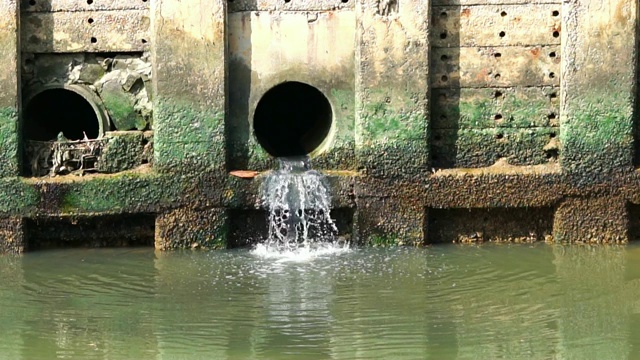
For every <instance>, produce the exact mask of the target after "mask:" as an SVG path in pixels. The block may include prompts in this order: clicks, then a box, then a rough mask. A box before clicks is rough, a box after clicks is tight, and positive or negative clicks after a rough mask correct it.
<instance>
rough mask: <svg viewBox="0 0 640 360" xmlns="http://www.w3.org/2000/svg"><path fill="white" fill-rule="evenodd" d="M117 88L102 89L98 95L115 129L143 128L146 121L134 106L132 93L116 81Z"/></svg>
mask: <svg viewBox="0 0 640 360" xmlns="http://www.w3.org/2000/svg"><path fill="white" fill-rule="evenodd" d="M116 85H117V86H118V88H117V89H111V90H109V89H107V88H106V87H105V88H103V89H102V92H101V94H100V96H101V97H102V101H103V102H104V105H105V107H106V109H107V111H108V112H109V117H110V118H111V121H113V124H114V125H115V127H116V129H117V130H134V129H137V130H144V129H145V128H146V127H147V122H146V121H145V120H144V118H143V117H142V115H141V114H139V113H138V112H137V111H136V110H135V108H134V106H135V99H134V97H133V95H131V94H129V93H127V92H125V91H124V90H122V87H121V86H120V84H118V83H116Z"/></svg>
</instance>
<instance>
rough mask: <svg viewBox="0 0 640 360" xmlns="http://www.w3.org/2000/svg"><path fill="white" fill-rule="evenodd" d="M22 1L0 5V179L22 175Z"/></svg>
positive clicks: (11, 0) (10, 0)
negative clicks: (19, 122) (19, 20)
mask: <svg viewBox="0 0 640 360" xmlns="http://www.w3.org/2000/svg"><path fill="white" fill-rule="evenodd" d="M18 5H19V1H16V0H9V1H2V2H0V64H2V67H0V176H17V175H18V171H19V152H18V142H19V127H18V111H19V109H20V56H19V54H20V44H19V41H18V34H19V31H18V16H19V9H18Z"/></svg>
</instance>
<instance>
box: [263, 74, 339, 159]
mask: <svg viewBox="0 0 640 360" xmlns="http://www.w3.org/2000/svg"><path fill="white" fill-rule="evenodd" d="M332 118H333V116H332V111H331V104H329V100H327V98H326V97H325V96H324V94H323V93H322V92H321V91H320V90H318V89H316V88H315V87H313V86H311V85H307V84H303V83H300V82H285V83H282V84H280V85H277V86H275V87H273V88H272V89H270V90H269V91H267V93H266V94H264V96H263V97H262V99H260V101H259V102H258V106H257V107H256V111H255V115H254V117H253V130H254V132H255V135H256V138H257V139H258V142H259V143H260V145H262V147H263V148H264V149H265V150H266V151H267V152H268V153H269V154H271V155H273V156H275V157H284V156H303V155H307V154H309V153H311V152H312V151H314V150H315V149H317V148H318V146H320V145H321V144H322V142H323V141H324V140H325V138H326V137H327V135H329V131H330V130H331V121H332V120H333V119H332Z"/></svg>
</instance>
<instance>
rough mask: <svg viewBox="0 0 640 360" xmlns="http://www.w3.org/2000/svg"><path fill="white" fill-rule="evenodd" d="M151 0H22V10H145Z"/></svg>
mask: <svg viewBox="0 0 640 360" xmlns="http://www.w3.org/2000/svg"><path fill="white" fill-rule="evenodd" d="M149 4H150V1H149V0H140V1H131V0H97V1H78V0H45V1H37V0H36V1H34V0H20V11H22V12H59V11H68V12H70V11H98V10H145V9H149Z"/></svg>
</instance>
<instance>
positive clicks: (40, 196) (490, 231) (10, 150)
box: [0, 0, 640, 252]
mask: <svg viewBox="0 0 640 360" xmlns="http://www.w3.org/2000/svg"><path fill="white" fill-rule="evenodd" d="M0 15H1V16H0V19H1V20H0V62H1V63H2V64H3V66H2V70H0V169H1V170H2V172H1V173H0V174H1V175H2V176H1V177H0V185H1V186H0V233H1V234H2V245H1V246H0V249H2V250H3V251H14V252H20V251H23V250H24V249H28V248H29V246H30V245H29V242H36V241H37V238H36V237H35V235H33V234H35V233H38V232H37V231H29V228H30V227H33V226H37V224H38V222H37V221H25V219H35V220H37V219H46V220H47V221H46V223H47V224H51V223H52V222H51V221H50V220H53V221H54V220H55V219H59V218H61V217H64V218H65V219H66V220H69V219H71V221H65V222H64V223H65V224H68V223H71V224H73V223H74V221H73V219H74V218H79V217H82V218H83V219H84V218H87V217H89V218H91V217H96V216H103V215H104V216H106V215H109V216H116V217H117V216H120V215H122V216H125V217H126V216H127V214H132V213H144V214H151V215H152V216H155V217H156V222H155V239H156V247H157V248H160V249H172V248H184V247H188V248H196V247H203V248H219V247H226V246H229V245H230V244H238V243H244V242H243V241H242V239H236V238H234V236H236V235H234V234H235V230H234V229H240V228H243V227H244V225H243V224H246V223H247V222H249V220H243V219H251V218H255V217H256V216H261V214H262V213H261V212H260V211H259V209H258V205H257V203H258V197H259V189H260V184H261V182H262V179H263V178H264V177H263V176H261V175H258V176H256V177H251V178H249V179H245V178H240V177H237V176H235V175H234V174H237V171H238V170H248V171H250V172H251V171H253V172H257V173H259V174H260V173H263V172H265V171H268V170H270V169H273V168H274V166H275V159H274V158H273V157H272V156H270V155H269V154H268V153H267V152H266V151H265V149H263V148H262V147H261V146H260V144H259V143H258V141H257V140H256V137H255V134H254V128H253V116H254V114H255V110H256V107H257V105H258V103H259V101H260V100H261V98H262V96H263V95H264V94H265V93H266V92H267V91H268V90H270V89H271V88H273V87H274V86H276V85H278V84H281V83H283V82H287V81H298V82H303V83H307V84H309V85H312V86H314V87H315V88H317V89H318V90H320V91H321V92H322V93H323V94H324V96H325V97H326V99H327V100H328V101H329V103H330V105H331V109H332V123H331V130H330V132H329V135H328V137H327V139H326V140H325V141H324V142H323V143H322V145H321V146H320V147H318V148H317V149H316V150H315V151H313V152H312V158H313V159H312V161H313V163H314V166H315V167H316V168H318V169H321V170H323V171H324V172H325V173H326V174H327V176H328V178H329V181H330V183H331V185H332V192H333V203H334V208H336V209H337V210H336V211H337V212H336V214H340V215H339V216H340V218H341V219H340V221H341V224H342V226H343V229H341V231H342V232H343V233H344V232H347V233H350V234H351V235H352V238H353V239H355V241H356V242H358V243H363V244H374V245H390V244H424V243H432V242H441V241H462V242H466V241H471V242H475V241H488V240H491V241H543V240H545V241H568V242H579V241H584V242H626V241H628V240H630V239H635V238H636V237H637V234H636V232H637V231H636V230H635V229H636V228H637V226H636V225H637V224H636V223H637V222H636V221H635V217H634V215H633V214H634V213H635V212H637V208H636V207H637V205H636V204H640V176H639V175H638V172H637V170H636V164H637V158H638V156H637V154H638V153H639V152H638V149H640V147H639V146H638V145H637V144H638V143H637V141H638V136H637V134H638V131H637V123H638V120H637V98H638V94H637V84H638V77H637V64H638V57H637V49H638V39H639V38H640V37H639V36H638V26H639V25H638V5H637V2H634V1H631V0H583V1H566V2H560V1H555V0H549V1H542V2H535V3H531V2H528V1H524V0H523V1H502V0H498V1H481V0H431V1H417V0H305V1H302V0H300V1H290V2H286V1H283V2H281V1H275V0H269V1H255V0H234V1H233V2H227V1H224V0H215V1H207V2H201V1H196V0H182V1H179V0H148V1H147V0H135V1H129V0H127V1H125V0H109V1H87V2H84V1H83V2H81V3H78V2H76V1H70V0H35V1H33V0H23V1H21V2H20V3H18V2H16V1H4V2H3V3H2V4H0ZM123 59H129V60H127V61H128V62H127V63H125V62H123V61H121V60H123ZM118 61H120V62H118ZM118 64H120V65H118ZM147 66H148V67H149V68H150V71H147V70H146V69H147ZM51 84H54V85H55V84H59V85H61V86H68V85H78V86H83V87H84V88H85V89H86V91H87V92H89V93H91V94H92V95H91V96H86V98H87V99H89V100H91V101H92V102H95V103H97V105H96V106H98V107H100V108H101V109H104V111H105V112H106V114H107V116H108V118H109V119H110V123H109V124H107V125H106V127H108V129H105V131H104V132H103V133H102V134H101V137H100V139H98V140H96V141H98V142H99V144H98V143H96V146H98V150H99V151H98V152H97V153H96V154H97V155H96V156H97V158H98V161H99V162H100V164H102V165H101V166H98V167H96V168H95V169H91V171H84V170H86V169H74V170H73V171H67V172H55V171H53V172H48V174H51V175H55V176H44V177H37V178H36V177H31V176H26V175H27V174H28V172H25V170H24V168H25V164H30V162H32V161H33V155H32V154H33V153H32V152H28V151H26V149H27V147H28V145H29V144H31V142H29V141H28V140H29V139H27V138H25V136H23V134H25V133H26V132H25V130H24V129H22V127H23V125H24V123H25V122H24V116H25V110H27V108H28V107H29V106H30V105H29V103H27V104H22V105H21V102H22V101H23V100H25V99H26V100H28V99H30V98H31V97H30V94H32V93H33V92H38V87H41V86H51ZM106 84H109V86H106ZM136 84H137V85H136ZM56 86H57V85H56ZM105 86H106V89H107V91H106V92H105ZM132 89H133V90H132ZM113 130H119V131H115V132H113ZM52 141H53V140H52ZM53 143H55V141H54V142H53ZM53 143H52V144H53ZM83 144H84V143H83ZM52 146H53V145H52ZM79 170H83V171H81V172H79ZM45 173H47V172H45ZM110 218H111V217H110ZM54 222H55V221H54ZM255 223H258V222H255ZM34 224H36V225H34ZM264 230H265V231H266V229H264ZM258 232H259V229H258ZM66 233H67V232H65V234H66ZM244 233H246V232H244ZM32 245H33V247H36V246H35V244H32Z"/></svg>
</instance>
